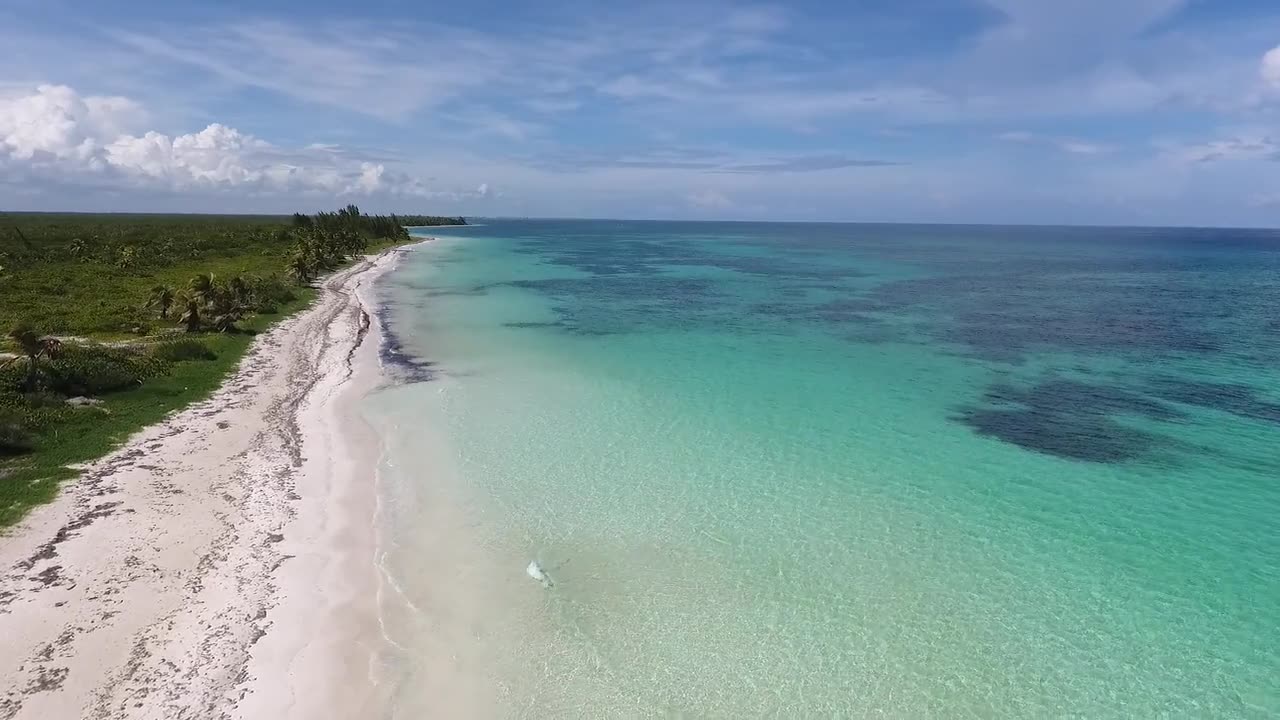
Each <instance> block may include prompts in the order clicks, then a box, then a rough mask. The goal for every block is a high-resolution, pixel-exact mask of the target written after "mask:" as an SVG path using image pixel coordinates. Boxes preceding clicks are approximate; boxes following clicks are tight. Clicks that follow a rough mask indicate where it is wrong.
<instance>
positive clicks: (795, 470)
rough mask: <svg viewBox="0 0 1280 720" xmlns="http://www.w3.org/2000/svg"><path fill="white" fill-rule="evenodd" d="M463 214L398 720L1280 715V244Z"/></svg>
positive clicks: (396, 367)
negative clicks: (461, 712)
mask: <svg viewBox="0 0 1280 720" xmlns="http://www.w3.org/2000/svg"><path fill="white" fill-rule="evenodd" d="M433 234H435V235H440V236H443V237H442V239H440V240H439V241H437V242H435V243H432V244H429V245H426V246H423V247H421V248H420V249H419V250H418V251H416V252H414V253H413V254H412V255H411V256H410V257H409V258H408V259H407V260H406V261H405V262H404V264H403V265H402V267H401V268H400V269H399V270H398V271H397V272H396V273H395V274H394V275H392V276H390V277H389V278H388V279H387V280H386V285H385V286H384V295H385V296H386V300H387V306H386V313H387V317H386V320H387V322H388V323H389V326H390V328H391V329H392V330H393V331H394V337H393V338H391V339H390V340H389V344H388V347H387V348H385V352H384V357H385V359H386V361H387V363H388V367H389V370H390V371H391V372H392V373H393V375H395V376H396V377H398V378H399V379H400V381H401V382H400V384H397V385H396V386H394V387H391V388H389V389H387V390H385V391H383V392H381V393H379V394H378V395H376V396H374V397H372V398H371V399H370V400H369V404H368V407H369V414H370V416H371V417H372V418H373V419H374V421H375V423H377V425H378V426H379V427H380V429H381V431H382V433H383V435H384V438H385V440H386V443H387V454H386V458H385V463H384V467H383V468H382V477H383V483H382V495H383V507H384V517H383V521H384V527H385V536H384V542H385V546H386V549H387V552H386V554H385V556H384V558H383V561H384V564H385V567H386V569H387V572H388V575H389V577H390V578H391V580H392V581H393V582H394V586H395V588H398V592H392V593H389V594H388V596H387V598H385V600H384V609H385V611H386V614H387V628H388V633H389V635H390V636H391V637H392V639H393V640H394V641H395V642H396V643H397V645H398V646H399V649H398V650H397V651H396V658H395V663H396V666H397V667H398V668H399V672H400V675H399V682H398V690H397V695H396V703H395V704H396V708H397V716H400V717H416V716H418V714H419V713H421V712H424V711H428V710H430V709H431V708H432V707H433V706H435V704H436V703H438V702H439V701H440V698H441V697H443V696H446V695H448V696H459V697H464V698H466V699H469V700H470V701H471V702H475V703H479V704H480V705H481V706H483V707H484V708H485V709H487V710H489V711H491V712H492V713H493V714H495V715H500V716H511V717H655V716H664V715H666V716H678V717H760V716H785V717H862V716H872V715H880V716H887V717H984V718H987V717H1017V718H1024V717H1064V716H1078V717H1089V718H1104V717H1157V716H1165V717H1224V718H1261V717H1275V716H1277V715H1280V686H1278V681H1277V678H1280V480H1278V478H1280V375H1278V374H1277V368H1280V310H1278V309H1277V308H1280V234H1277V233H1265V232H1256V231H1255V232H1249V231H1211V230H1138V229H1054V228H978V227H956V228H948V227H910V226H870V225H816V224H815V225H790V224H736V223H735V224H712V223H641V222H615V221H572V222H571V221H521V222H516V221H494V222H491V223H489V224H487V225H484V226H476V227H471V228H450V229H441V230H439V231H436V232H434V233H433ZM535 558H536V559H538V560H539V561H540V562H541V563H542V565H543V566H544V567H547V568H550V569H551V573H552V576H553V579H554V581H555V585H554V587H551V588H543V587H541V586H540V585H539V584H538V583H536V582H534V581H533V580H532V579H530V578H529V577H528V576H527V575H525V566H526V565H527V564H528V562H529V561H530V560H531V559H535Z"/></svg>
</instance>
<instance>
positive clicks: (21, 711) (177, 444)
mask: <svg viewBox="0 0 1280 720" xmlns="http://www.w3.org/2000/svg"><path fill="white" fill-rule="evenodd" d="M426 240H427V239H426V238H424V239H423V241H426ZM407 247H411V246H400V247H397V248H392V249H389V250H386V251H383V252H382V253H380V254H378V255H375V256H369V257H367V258H365V259H363V260H361V261H360V262H358V263H356V264H355V265H353V266H351V267H349V268H346V269H344V270H341V271H339V272H337V273H335V274H333V275H332V276H330V277H329V278H327V279H325V280H324V281H323V282H322V283H320V284H319V290H320V292H319V294H318V297H317V299H316V301H315V302H314V304H313V305H312V306H311V307H310V308H308V309H306V310H303V311H301V312H299V313H297V314H296V315H294V316H292V317H290V318H287V319H285V320H283V321H281V322H280V323H279V324H277V325H276V326H274V327H273V328H271V329H270V330H268V331H266V332H264V333H262V334H261V335H259V336H258V337H257V338H256V339H255V340H254V343H253V345H252V347H251V348H250V350H249V351H248V353H247V354H246V355H245V357H244V358H243V360H242V361H241V363H240V365H239V367H238V369H237V370H236V371H235V372H234V373H233V374H232V375H230V376H229V377H228V378H227V379H226V381H225V382H224V383H223V384H222V386H221V387H220V388H219V389H218V391H217V392H215V393H214V394H213V395H211V396H210V397H209V398H207V399H206V400H204V401H201V402H198V403H195V404H193V405H191V406H188V407H187V408H185V409H183V410H181V411H179V412H177V413H174V414H173V415H171V416H170V417H168V418H167V419H165V420H164V421H163V422H161V423H159V424H157V425H154V426H151V427H149V428H146V429H144V430H142V431H141V432H139V433H137V434H135V435H134V436H132V437H131V438H130V439H129V440H128V441H127V442H126V443H125V444H124V445H123V446H122V447H120V448H119V449H117V450H116V451H114V452H112V453H111V454H110V455H107V456H106V457H103V458H101V459H99V460H96V461H94V462H92V463H88V464H86V465H85V466H84V468H83V473H82V476H81V478H80V479H79V480H78V481H76V482H74V483H69V484H68V485H67V487H66V488H65V489H64V491H63V492H62V494H61V495H60V497H58V498H57V499H56V500H55V501H54V502H52V503H50V504H48V505H45V506H43V507H41V508H38V509H37V510H35V511H33V512H32V513H31V514H30V515H29V516H28V517H27V518H26V519H25V520H23V521H22V522H21V523H19V525H18V526H16V527H14V528H12V529H11V530H10V531H9V533H8V534H7V535H6V536H5V537H4V539H3V542H0V572H3V575H0V636H3V637H4V638H5V645H6V650H7V652H6V653H5V654H4V656H3V657H0V678H3V681H2V682H3V687H2V689H0V719H3V720H10V719H12V718H44V717H86V718H88V717H92V718H152V717H155V718H161V717H190V716H199V717H228V718H232V717H245V718H250V717H282V718H287V717H299V718H302V717H318V716H344V717H361V716H366V715H367V714H368V710H369V709H370V708H373V707H377V706H378V704H379V703H380V702H381V701H382V699H383V698H380V697H379V696H378V692H379V691H378V689H377V687H378V684H377V676H378V663H379V649H380V647H381V643H382V642H383V641H382V639H381V634H380V631H379V628H378V620H377V600H376V597H377V588H378V583H379V578H378V574H377V570H376V567H375V563H374V544H375V528H374V526H373V516H374V514H375V512H376V489H375V475H376V472H375V466H376V463H377V459H378V458H377V453H378V442H377V438H376V436H375V434H374V433H373V431H372V429H371V428H369V427H368V426H367V425H366V424H365V423H364V421H363V420H362V419H361V418H360V416H359V413H358V411H357V410H356V408H355V404H356V403H357V402H358V400H359V399H360V398H361V397H363V396H364V394H366V393H367V392H369V391H370V390H371V389H373V388H374V387H376V386H377V384H378V383H379V382H380V381H381V372H380V370H379V358H378V343H379V336H380V334H381V330H380V322H379V319H378V316H377V315H378V314H377V312H375V311H374V309H373V302H372V299H371V298H370V297H369V286H370V285H371V284H372V283H373V281H374V280H376V279H377V278H378V277H379V276H380V275H382V274H383V273H385V272H387V271H389V270H390V269H392V268H393V267H394V266H395V264H396V261H397V260H398V258H399V257H400V256H401V255H402V254H403V253H404V252H405V251H406V248H407ZM364 679H367V682H366V681H365V680H364Z"/></svg>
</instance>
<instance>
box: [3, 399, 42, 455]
mask: <svg viewBox="0 0 1280 720" xmlns="http://www.w3.org/2000/svg"><path fill="white" fill-rule="evenodd" d="M34 449H35V438H34V437H32V435H31V433H30V431H28V430H27V428H26V425H25V424H24V423H23V422H22V416H21V415H19V414H18V413H17V412H15V411H13V410H10V409H9V408H6V407H0V457H4V456H6V455H21V454H23V453H28V452H31V451H32V450H34Z"/></svg>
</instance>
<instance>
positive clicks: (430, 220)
mask: <svg viewBox="0 0 1280 720" xmlns="http://www.w3.org/2000/svg"><path fill="white" fill-rule="evenodd" d="M391 219H392V220H395V221H396V222H398V223H400V224H401V225H404V226H405V227H432V226H439V225H466V224H467V219H466V218H464V217H444V216H441V215H392V216H391Z"/></svg>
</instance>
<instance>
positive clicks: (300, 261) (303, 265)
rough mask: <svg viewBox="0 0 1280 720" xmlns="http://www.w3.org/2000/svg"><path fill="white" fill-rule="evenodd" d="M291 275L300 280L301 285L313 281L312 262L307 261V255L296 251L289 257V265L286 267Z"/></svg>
mask: <svg viewBox="0 0 1280 720" xmlns="http://www.w3.org/2000/svg"><path fill="white" fill-rule="evenodd" d="M286 269H287V270H288V271H289V275H290V277H292V278H293V279H294V280H297V281H298V284H300V285H306V284H307V283H309V282H311V263H310V262H308V261H307V256H306V255H304V254H302V253H301V252H296V253H294V254H293V257H292V258H290V259H289V265H288V266H287V267H286Z"/></svg>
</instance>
